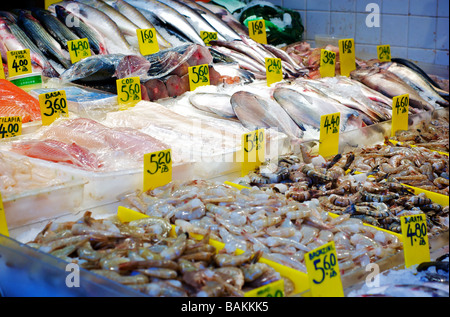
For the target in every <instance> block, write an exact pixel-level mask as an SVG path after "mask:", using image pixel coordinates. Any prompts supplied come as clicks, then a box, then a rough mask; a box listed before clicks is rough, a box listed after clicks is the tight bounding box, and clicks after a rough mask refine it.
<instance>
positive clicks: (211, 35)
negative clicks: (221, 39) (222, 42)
mask: <svg viewBox="0 0 450 317" xmlns="http://www.w3.org/2000/svg"><path fill="white" fill-rule="evenodd" d="M200 37H201V38H202V40H203V42H205V44H206V46H211V45H210V44H209V42H211V41H217V39H218V33H217V32H207V31H200Z"/></svg>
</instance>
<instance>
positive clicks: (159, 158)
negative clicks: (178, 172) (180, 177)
mask: <svg viewBox="0 0 450 317" xmlns="http://www.w3.org/2000/svg"><path fill="white" fill-rule="evenodd" d="M171 181H172V150H171V149H168V150H164V151H158V152H154V153H149V154H145V155H144V191H147V190H150V189H155V188H157V187H161V186H165V185H167V184H169V183H170V182H171Z"/></svg>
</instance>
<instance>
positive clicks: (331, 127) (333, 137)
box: [319, 112, 341, 158]
mask: <svg viewBox="0 0 450 317" xmlns="http://www.w3.org/2000/svg"><path fill="white" fill-rule="evenodd" d="M340 124H341V114H340V113H339V112H337V113H332V114H328V115H324V116H322V117H321V118H320V140H319V141H320V143H319V154H320V155H321V156H323V157H325V158H326V157H330V156H333V155H336V154H337V153H338V152H339V131H340Z"/></svg>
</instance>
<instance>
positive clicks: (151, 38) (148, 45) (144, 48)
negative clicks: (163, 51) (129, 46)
mask: <svg viewBox="0 0 450 317" xmlns="http://www.w3.org/2000/svg"><path fill="white" fill-rule="evenodd" d="M136 32H137V37H138V42H139V51H140V52H141V54H142V55H143V56H147V55H152V54H155V53H158V52H159V44H158V39H157V37H156V30H155V28H151V29H138V30H136Z"/></svg>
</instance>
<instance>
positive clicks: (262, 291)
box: [244, 279, 284, 297]
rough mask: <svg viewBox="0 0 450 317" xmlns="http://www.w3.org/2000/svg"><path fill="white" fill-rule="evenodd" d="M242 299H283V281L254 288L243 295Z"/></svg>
mask: <svg viewBox="0 0 450 317" xmlns="http://www.w3.org/2000/svg"><path fill="white" fill-rule="evenodd" d="M244 297H284V280H283V279H281V280H278V281H276V282H273V283H270V284H267V285H264V286H261V287H258V288H255V289H253V290H251V291H248V292H246V293H245V294H244Z"/></svg>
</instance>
